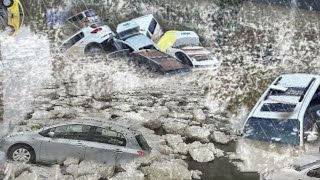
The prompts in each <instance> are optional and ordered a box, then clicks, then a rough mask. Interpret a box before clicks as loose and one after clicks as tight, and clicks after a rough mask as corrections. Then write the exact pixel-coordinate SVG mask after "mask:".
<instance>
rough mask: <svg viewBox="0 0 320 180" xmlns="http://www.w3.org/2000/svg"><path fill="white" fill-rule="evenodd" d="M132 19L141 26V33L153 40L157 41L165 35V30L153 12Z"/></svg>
mask: <svg viewBox="0 0 320 180" xmlns="http://www.w3.org/2000/svg"><path fill="white" fill-rule="evenodd" d="M131 21H133V22H135V23H137V24H138V25H139V26H140V33H141V34H143V35H145V36H147V37H149V38H150V39H152V40H153V41H157V40H159V39H160V37H161V36H162V35H163V30H162V27H161V26H160V24H159V23H158V21H157V20H156V19H155V18H154V16H153V15H152V14H148V15H145V16H142V17H139V18H136V19H132V20H131Z"/></svg>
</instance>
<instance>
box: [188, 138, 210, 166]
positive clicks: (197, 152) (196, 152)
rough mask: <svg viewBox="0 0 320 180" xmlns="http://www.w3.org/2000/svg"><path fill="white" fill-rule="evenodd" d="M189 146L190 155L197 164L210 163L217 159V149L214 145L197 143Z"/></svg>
mask: <svg viewBox="0 0 320 180" xmlns="http://www.w3.org/2000/svg"><path fill="white" fill-rule="evenodd" d="M188 145H189V154H190V155H191V157H192V159H193V160H195V161H197V162H210V161H213V160H214V158H215V156H214V155H215V153H216V149H215V147H214V144H212V143H208V144H202V143H200V142H199V141H195V142H193V143H191V144H188Z"/></svg>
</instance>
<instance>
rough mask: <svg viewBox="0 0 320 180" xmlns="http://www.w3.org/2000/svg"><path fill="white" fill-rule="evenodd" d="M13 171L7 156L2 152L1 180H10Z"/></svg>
mask: <svg viewBox="0 0 320 180" xmlns="http://www.w3.org/2000/svg"><path fill="white" fill-rule="evenodd" d="M11 169H12V168H11V165H10V164H9V162H8V161H7V158H6V154H5V153H4V152H1V151H0V179H1V180H8V179H9V178H10V175H11Z"/></svg>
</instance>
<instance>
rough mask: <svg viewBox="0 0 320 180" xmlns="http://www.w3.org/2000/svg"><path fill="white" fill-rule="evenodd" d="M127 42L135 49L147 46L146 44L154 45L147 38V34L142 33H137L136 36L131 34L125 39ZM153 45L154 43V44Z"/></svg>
mask: <svg viewBox="0 0 320 180" xmlns="http://www.w3.org/2000/svg"><path fill="white" fill-rule="evenodd" d="M125 41H126V42H127V43H129V44H130V45H131V46H132V47H133V48H134V49H135V50H139V49H140V48H142V47H145V46H148V45H154V43H153V42H152V41H151V39H149V38H148V37H147V36H145V35H143V34H138V35H136V36H132V37H130V38H128V39H126V40H125ZM154 46H155V45H154Z"/></svg>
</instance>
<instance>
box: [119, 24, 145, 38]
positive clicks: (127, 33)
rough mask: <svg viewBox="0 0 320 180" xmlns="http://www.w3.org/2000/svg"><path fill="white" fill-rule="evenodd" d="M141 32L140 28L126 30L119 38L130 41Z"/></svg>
mask: <svg viewBox="0 0 320 180" xmlns="http://www.w3.org/2000/svg"><path fill="white" fill-rule="evenodd" d="M139 31H140V27H135V28H132V29H128V30H125V31H122V32H120V33H119V36H120V37H121V38H122V39H124V40H125V39H128V38H130V37H132V36H134V35H136V34H138V33H139Z"/></svg>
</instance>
